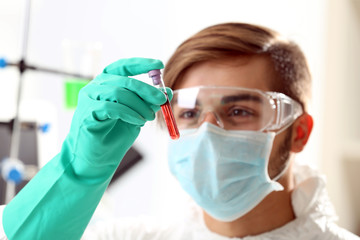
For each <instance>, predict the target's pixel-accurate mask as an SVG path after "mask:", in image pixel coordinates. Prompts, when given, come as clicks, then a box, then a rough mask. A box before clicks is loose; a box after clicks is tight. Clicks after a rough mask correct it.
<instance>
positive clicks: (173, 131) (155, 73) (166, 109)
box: [149, 69, 180, 140]
mask: <svg viewBox="0 0 360 240" xmlns="http://www.w3.org/2000/svg"><path fill="white" fill-rule="evenodd" d="M149 77H150V78H151V79H152V82H153V85H154V86H156V87H158V88H161V90H162V91H163V92H164V94H165V96H166V99H167V100H166V103H164V104H163V105H161V106H160V107H161V112H162V113H163V116H164V120H165V123H166V126H167V128H168V131H169V134H170V137H171V139H173V140H176V139H178V138H179V137H180V133H179V130H178V128H177V126H176V122H175V118H174V114H173V112H172V110H171V106H170V102H169V98H168V95H167V93H166V89H165V85H164V83H163V81H162V79H161V72H160V70H158V69H156V70H152V71H150V72H149Z"/></svg>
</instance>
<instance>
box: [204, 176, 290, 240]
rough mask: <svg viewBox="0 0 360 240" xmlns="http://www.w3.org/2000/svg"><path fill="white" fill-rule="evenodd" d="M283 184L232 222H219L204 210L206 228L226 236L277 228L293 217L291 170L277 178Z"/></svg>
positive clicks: (241, 235) (255, 233) (256, 232)
mask: <svg viewBox="0 0 360 240" xmlns="http://www.w3.org/2000/svg"><path fill="white" fill-rule="evenodd" d="M279 183H281V185H283V186H284V190H283V191H280V192H272V193H270V194H269V195H268V196H267V197H266V198H265V199H264V200H263V201H261V202H260V203H259V204H258V205H257V206H256V207H255V208H254V209H252V210H251V211H250V212H249V213H247V214H246V215H244V216H242V217H241V218H239V219H236V220H234V221H232V222H221V221H218V220H216V219H214V218H212V217H211V216H209V215H208V214H207V213H206V212H204V221H205V224H206V226H207V227H208V229H209V230H210V231H212V232H215V233H217V234H220V235H223V236H227V237H245V236H250V235H252V236H254V235H258V234H261V233H265V232H268V231H271V230H274V229H276V228H279V227H281V226H283V225H285V224H286V223H288V222H290V221H292V220H294V219H295V214H294V211H293V208H292V204H291V193H292V190H293V189H294V180H293V176H292V174H291V171H287V173H286V174H285V175H284V176H283V177H282V178H281V179H280V180H279Z"/></svg>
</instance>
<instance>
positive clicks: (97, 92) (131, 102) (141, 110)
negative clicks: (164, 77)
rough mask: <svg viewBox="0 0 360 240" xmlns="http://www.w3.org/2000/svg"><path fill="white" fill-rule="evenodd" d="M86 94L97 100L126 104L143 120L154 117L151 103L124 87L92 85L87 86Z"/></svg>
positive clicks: (149, 119)
mask: <svg viewBox="0 0 360 240" xmlns="http://www.w3.org/2000/svg"><path fill="white" fill-rule="evenodd" d="M86 95H87V96H88V97H89V98H91V99H94V100H97V101H105V102H113V103H118V104H121V105H124V106H127V107H128V108H129V109H131V110H132V111H134V112H136V113H137V114H138V115H140V116H141V117H142V118H143V119H145V120H148V121H151V120H154V118H155V111H154V108H153V105H152V104H151V103H148V102H146V101H144V100H143V99H142V98H140V97H139V96H138V95H137V94H136V93H135V92H132V91H130V90H128V89H126V88H121V87H109V86H104V85H92V86H89V87H88V92H87V93H86Z"/></svg>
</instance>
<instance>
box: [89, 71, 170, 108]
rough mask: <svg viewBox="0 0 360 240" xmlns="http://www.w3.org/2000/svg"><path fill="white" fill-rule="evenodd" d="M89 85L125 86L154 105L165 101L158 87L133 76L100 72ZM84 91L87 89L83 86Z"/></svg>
mask: <svg viewBox="0 0 360 240" xmlns="http://www.w3.org/2000/svg"><path fill="white" fill-rule="evenodd" d="M89 85H102V86H108V87H110V88H114V87H118V88H125V89H128V90H130V91H132V92H134V93H136V94H137V95H138V96H139V97H141V98H142V99H143V100H144V101H146V102H148V103H151V104H154V105H162V104H164V103H165V102H166V97H165V95H164V93H163V92H162V91H161V90H160V89H158V88H156V87H154V86H151V85H150V84H147V83H144V82H142V81H139V80H137V79H134V78H129V77H123V76H117V75H112V74H107V73H102V74H100V75H99V76H97V77H96V78H95V79H94V80H93V81H92V82H91V83H90V84H89ZM84 91H89V90H88V89H87V87H85V88H84ZM171 96H172V95H171Z"/></svg>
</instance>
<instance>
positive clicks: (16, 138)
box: [5, 0, 31, 203]
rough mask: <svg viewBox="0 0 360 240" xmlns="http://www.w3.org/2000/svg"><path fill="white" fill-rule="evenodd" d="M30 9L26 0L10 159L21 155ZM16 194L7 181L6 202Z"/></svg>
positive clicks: (12, 186) (12, 185) (11, 184)
mask: <svg viewBox="0 0 360 240" xmlns="http://www.w3.org/2000/svg"><path fill="white" fill-rule="evenodd" d="M30 9H31V5H30V0H26V6H25V18H24V19H25V20H24V36H23V48H22V59H21V61H20V63H19V66H20V75H19V82H18V88H17V97H16V104H15V117H14V125H13V129H12V135H11V145H10V161H12V160H15V159H18V157H19V156H18V155H19V147H20V130H21V129H20V127H21V126H20V120H19V108H20V101H21V94H22V88H23V83H22V81H23V73H24V71H25V69H24V68H23V64H24V63H25V56H26V52H27V46H28V37H29V21H30ZM14 196H15V183H13V182H11V181H7V185H6V196H5V201H6V203H8V202H10V201H11V199H12V198H13V197H14Z"/></svg>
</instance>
